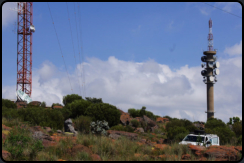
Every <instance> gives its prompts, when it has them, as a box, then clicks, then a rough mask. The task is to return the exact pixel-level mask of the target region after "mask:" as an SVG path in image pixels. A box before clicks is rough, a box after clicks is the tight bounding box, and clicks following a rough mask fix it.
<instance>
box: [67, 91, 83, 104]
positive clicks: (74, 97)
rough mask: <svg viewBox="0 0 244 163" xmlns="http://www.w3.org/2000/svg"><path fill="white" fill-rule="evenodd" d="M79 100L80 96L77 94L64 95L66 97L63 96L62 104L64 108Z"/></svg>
mask: <svg viewBox="0 0 244 163" xmlns="http://www.w3.org/2000/svg"><path fill="white" fill-rule="evenodd" d="M81 99H82V96H79V95H77V94H70V95H66V96H63V104H64V106H66V105H67V104H70V103H72V102H73V101H75V100H81Z"/></svg>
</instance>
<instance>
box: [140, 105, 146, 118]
mask: <svg viewBox="0 0 244 163" xmlns="http://www.w3.org/2000/svg"><path fill="white" fill-rule="evenodd" d="M143 115H146V107H145V106H143V107H142V108H141V110H140V116H141V117H142V116H143Z"/></svg>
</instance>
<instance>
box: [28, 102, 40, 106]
mask: <svg viewBox="0 0 244 163" xmlns="http://www.w3.org/2000/svg"><path fill="white" fill-rule="evenodd" d="M29 104H30V105H32V106H40V105H41V102H40V101H31V102H30V103H29Z"/></svg>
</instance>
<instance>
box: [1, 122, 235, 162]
mask: <svg viewBox="0 0 244 163" xmlns="http://www.w3.org/2000/svg"><path fill="white" fill-rule="evenodd" d="M2 123H3V124H5V125H6V124H8V125H9V126H13V125H15V124H17V125H19V124H20V121H19V120H12V121H9V120H7V119H5V118H2ZM6 126H7V125H6ZM15 134H16V135H21V134H23V133H18V130H16V131H15ZM149 135H151V134H139V138H144V137H147V138H150V136H149ZM24 136H25V137H31V134H30V133H29V134H27V132H26V133H25V134H24ZM157 136H160V135H159V134H158V135H157ZM161 136H162V135H161ZM5 142H6V141H5ZM28 143H29V144H28V145H27V147H25V148H24V149H23V152H22V156H21V157H19V158H10V160H18V161H20V160H23V159H24V160H27V161H29V160H31V159H30V153H31V149H32V144H33V143H35V142H34V140H32V141H30V142H28ZM76 144H82V145H84V146H86V147H89V148H90V149H91V151H92V152H93V153H94V154H98V155H99V156H100V157H101V159H102V160H103V161H109V160H111V161H181V156H182V155H183V154H189V155H191V159H190V160H191V161H195V160H196V159H197V158H196V156H195V155H194V154H193V153H192V151H191V150H190V149H189V148H188V147H187V146H186V145H179V144H178V142H174V143H172V144H170V146H167V147H165V148H163V149H156V148H154V147H153V146H147V145H142V146H140V145H138V144H137V143H136V141H131V140H128V139H127V138H126V137H124V136H121V138H120V139H118V140H115V141H114V142H112V140H111V139H110V138H108V137H105V136H96V135H93V134H91V133H90V134H84V133H80V132H78V135H77V139H76ZM230 145H231V144H230ZM10 146H11V143H8V142H6V143H5V144H2V149H3V150H7V148H9V147H10ZM72 146H73V143H72V140H71V139H67V140H60V141H59V142H58V144H57V145H56V146H50V147H48V148H44V149H42V150H40V151H38V152H37V154H36V156H35V157H34V158H33V159H32V160H33V161H58V160H59V159H62V160H66V161H91V160H92V159H91V157H90V156H89V155H88V154H87V153H86V152H84V151H79V152H77V153H76V155H75V156H71V155H70V153H69V152H68V150H69V149H70V148H72ZM211 160H215V158H208V161H211Z"/></svg>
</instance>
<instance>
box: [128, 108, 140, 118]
mask: <svg viewBox="0 0 244 163" xmlns="http://www.w3.org/2000/svg"><path fill="white" fill-rule="evenodd" d="M128 113H129V114H130V116H132V117H133V118H135V117H140V110H136V109H134V108H130V109H128Z"/></svg>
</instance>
